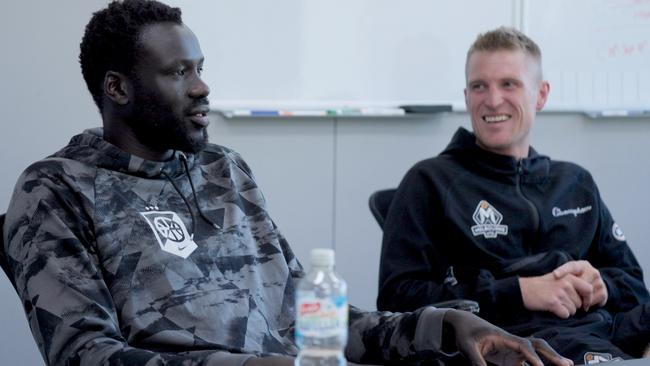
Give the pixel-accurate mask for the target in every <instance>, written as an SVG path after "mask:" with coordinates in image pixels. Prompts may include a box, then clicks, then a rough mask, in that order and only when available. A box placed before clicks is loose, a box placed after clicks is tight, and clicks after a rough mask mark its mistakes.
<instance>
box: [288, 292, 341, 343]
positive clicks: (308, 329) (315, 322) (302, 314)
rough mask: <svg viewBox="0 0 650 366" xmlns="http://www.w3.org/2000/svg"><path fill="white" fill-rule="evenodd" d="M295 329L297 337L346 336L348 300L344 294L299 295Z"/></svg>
mask: <svg viewBox="0 0 650 366" xmlns="http://www.w3.org/2000/svg"><path fill="white" fill-rule="evenodd" d="M296 305H297V308H298V309H297V310H298V317H297V320H296V330H297V332H298V337H299V338H300V337H318V338H321V337H322V338H325V337H335V336H343V337H346V335H347V331H348V302H347V298H346V297H345V296H334V297H332V298H324V299H323V298H317V297H315V296H306V295H303V296H299V298H298V301H297V304H296Z"/></svg>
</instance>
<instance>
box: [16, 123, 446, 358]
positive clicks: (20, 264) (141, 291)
mask: <svg viewBox="0 0 650 366" xmlns="http://www.w3.org/2000/svg"><path fill="white" fill-rule="evenodd" d="M4 232H5V235H6V238H5V243H6V244H5V245H6V251H7V254H8V260H9V262H10V266H11V268H12V272H13V277H14V279H15V280H16V290H17V292H18V294H19V296H20V297H21V299H22V302H23V305H24V308H25V312H26V313H27V317H28V320H29V324H30V327H31V329H32V332H33V334H34V338H35V339H36V342H37V344H38V347H39V349H40V350H41V353H42V354H43V357H44V359H45V360H46V363H47V364H48V365H163V364H165V365H167V364H174V365H180V364H182V365H188V366H191V365H233V366H234V365H242V364H243V363H244V362H245V361H246V360H247V359H248V358H250V357H255V356H263V355H265V354H270V353H276V354H286V355H295V354H296V353H297V348H296V346H295V343H294V339H293V323H294V317H295V314H294V291H295V281H296V280H298V279H299V278H301V277H302V275H303V272H302V268H301V266H300V264H299V262H298V261H297V259H296V258H295V256H294V254H293V252H292V251H291V249H290V247H289V245H288V244H287V242H286V240H285V239H284V237H283V236H282V235H281V234H280V232H279V231H278V229H277V227H276V225H275V224H274V222H273V221H272V220H271V218H270V217H269V215H268V213H267V211H266V206H265V201H264V198H263V196H262V194H261V192H260V190H259V188H258V187H257V184H256V183H255V180H254V179H253V176H252V174H251V171H250V169H249V168H248V166H247V165H246V163H245V162H244V161H243V159H242V158H241V157H240V156H239V155H238V154H237V153H235V152H233V151H232V150H229V149H227V148H224V147H221V146H218V145H208V147H207V148H206V149H205V150H204V151H202V152H201V153H199V154H198V155H187V156H185V155H184V154H182V153H179V152H177V153H175V155H174V158H173V159H172V160H170V161H167V162H152V161H145V160H143V159H141V158H138V157H136V156H133V155H129V154H127V153H125V152H124V151H122V150H120V149H118V148H117V147H115V146H114V145H112V144H110V143H108V142H106V141H104V140H103V139H102V132H101V129H95V130H88V131H86V132H84V133H83V134H80V135H77V136H75V137H73V138H72V140H71V141H70V143H69V144H68V146H66V147H64V148H63V149H62V150H60V151H59V152H57V153H55V154H54V155H52V156H50V157H48V158H46V159H43V160H41V161H39V162H36V163H34V164H33V165H31V166H30V167H29V168H27V169H26V171H25V172H24V173H23V174H22V176H21V177H20V179H19V180H18V183H17V185H16V188H15V191H14V194H13V197H12V200H11V203H10V207H9V210H8V212H7V218H6V223H5V231H4ZM443 314H444V311H442V310H436V309H433V308H423V309H420V310H418V311H417V312H414V313H407V314H391V313H377V312H374V313H372V312H362V311H360V310H358V309H356V308H354V307H351V310H350V335H349V343H348V348H347V351H346V356H347V357H348V358H349V359H350V360H352V361H356V362H373V363H383V362H384V361H387V360H393V361H396V360H400V359H410V358H422V357H430V356H432V355H434V356H435V355H437V354H438V352H439V348H440V342H441V328H442V316H443Z"/></svg>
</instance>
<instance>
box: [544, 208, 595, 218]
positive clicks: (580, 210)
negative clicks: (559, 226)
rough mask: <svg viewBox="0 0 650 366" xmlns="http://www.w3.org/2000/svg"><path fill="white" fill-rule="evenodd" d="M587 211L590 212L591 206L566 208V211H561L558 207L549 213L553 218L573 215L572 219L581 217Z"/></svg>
mask: <svg viewBox="0 0 650 366" xmlns="http://www.w3.org/2000/svg"><path fill="white" fill-rule="evenodd" d="M589 211H591V206H585V207H576V208H568V209H566V210H562V209H560V208H559V207H553V209H552V210H551V213H552V214H553V217H560V216H566V215H573V217H578V215H582V214H583V213H586V212H589Z"/></svg>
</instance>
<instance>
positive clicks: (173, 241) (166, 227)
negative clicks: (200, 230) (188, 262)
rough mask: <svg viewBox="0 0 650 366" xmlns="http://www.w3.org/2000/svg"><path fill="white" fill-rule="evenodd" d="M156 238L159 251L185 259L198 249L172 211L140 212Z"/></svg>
mask: <svg viewBox="0 0 650 366" xmlns="http://www.w3.org/2000/svg"><path fill="white" fill-rule="evenodd" d="M140 215H142V216H143V217H144V218H145V220H146V221H147V224H149V227H150V228H151V230H152V231H153V233H154V235H155V236H156V240H158V244H159V245H160V249H162V250H164V251H165V252H167V253H170V254H174V255H177V256H179V257H181V258H187V257H189V255H190V254H192V252H193V251H194V250H195V249H196V248H197V247H198V246H197V245H196V243H195V242H194V240H193V238H192V237H191V236H190V234H189V233H188V232H187V228H186V227H185V224H184V223H183V221H182V220H181V219H180V217H178V215H177V214H176V213H175V212H172V211H147V212H140Z"/></svg>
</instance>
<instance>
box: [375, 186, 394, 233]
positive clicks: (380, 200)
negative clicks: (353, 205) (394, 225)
mask: <svg viewBox="0 0 650 366" xmlns="http://www.w3.org/2000/svg"><path fill="white" fill-rule="evenodd" d="M395 192H397V189H395V188H391V189H382V190H381V191H377V192H375V193H373V194H371V195H370V199H369V200H368V205H369V206H370V212H372V215H373V216H374V217H375V220H377V223H378V224H379V227H380V228H382V229H383V228H384V219H385V218H386V215H387V214H388V209H389V208H390V203H391V202H393V196H394V195H395Z"/></svg>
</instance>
